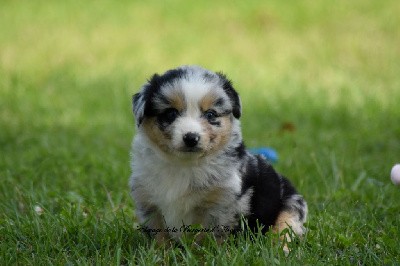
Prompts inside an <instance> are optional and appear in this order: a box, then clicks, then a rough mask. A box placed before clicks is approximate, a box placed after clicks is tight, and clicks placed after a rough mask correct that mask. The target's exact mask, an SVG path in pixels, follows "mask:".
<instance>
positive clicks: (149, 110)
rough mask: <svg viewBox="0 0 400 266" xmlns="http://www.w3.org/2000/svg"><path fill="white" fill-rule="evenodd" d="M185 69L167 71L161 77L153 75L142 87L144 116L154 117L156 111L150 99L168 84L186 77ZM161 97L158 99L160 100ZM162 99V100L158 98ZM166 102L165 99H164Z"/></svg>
mask: <svg viewBox="0 0 400 266" xmlns="http://www.w3.org/2000/svg"><path fill="white" fill-rule="evenodd" d="M186 73H187V71H186V70H185V69H181V68H177V69H172V70H168V71H167V72H165V73H164V74H163V75H161V76H160V75H158V74H154V75H153V76H152V77H151V79H149V81H148V83H147V84H146V85H145V86H144V90H143V100H144V101H145V107H144V115H145V116H156V115H157V111H156V109H155V107H154V103H153V101H152V99H153V98H154V96H155V95H156V94H157V93H158V92H159V91H160V88H161V87H162V86H163V85H165V84H168V83H172V82H173V81H174V80H176V79H180V78H182V77H184V76H185V75H186ZM160 97H161V95H160V96H159V97H158V98H160ZM160 99H162V98H160ZM164 100H165V101H167V102H168V100H167V99H164Z"/></svg>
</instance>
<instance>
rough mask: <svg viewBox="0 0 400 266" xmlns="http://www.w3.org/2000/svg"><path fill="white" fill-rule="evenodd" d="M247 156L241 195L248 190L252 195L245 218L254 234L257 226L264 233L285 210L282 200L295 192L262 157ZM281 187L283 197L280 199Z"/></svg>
mask: <svg viewBox="0 0 400 266" xmlns="http://www.w3.org/2000/svg"><path fill="white" fill-rule="evenodd" d="M249 156H250V158H249V159H250V160H248V163H247V166H246V170H245V172H244V173H243V177H242V181H243V184H242V191H241V195H244V194H245V193H246V192H247V191H248V190H249V189H252V190H253V194H252V197H251V201H250V214H249V215H248V216H246V217H245V218H246V219H247V223H248V226H249V227H250V228H251V229H252V230H254V231H255V232H256V231H257V230H258V228H257V227H258V225H262V226H263V228H262V232H264V233H265V232H267V231H268V229H269V228H270V227H271V226H273V225H274V224H275V222H276V219H277V218H278V215H279V213H280V212H281V211H282V210H283V209H284V208H285V206H284V198H288V197H290V196H291V195H293V194H296V191H295V189H294V188H293V186H292V185H291V184H290V183H289V181H288V180H287V179H282V178H281V177H280V175H279V174H278V173H277V172H276V171H275V170H274V169H273V167H272V166H271V165H270V164H269V163H268V162H267V161H266V160H265V159H264V158H263V157H261V156H259V155H257V156H253V155H249ZM281 182H283V183H281ZM282 185H283V189H284V196H283V197H281V187H282ZM303 215H304V214H303Z"/></svg>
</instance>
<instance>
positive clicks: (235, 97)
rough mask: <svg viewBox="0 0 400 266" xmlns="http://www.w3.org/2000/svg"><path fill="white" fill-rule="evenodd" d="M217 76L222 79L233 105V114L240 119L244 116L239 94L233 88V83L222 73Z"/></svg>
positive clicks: (223, 86)
mask: <svg viewBox="0 0 400 266" xmlns="http://www.w3.org/2000/svg"><path fill="white" fill-rule="evenodd" d="M217 75H218V76H219V77H220V78H221V80H222V82H223V85H222V88H223V89H224V91H225V93H226V94H227V95H228V96H229V99H230V100H231V104H232V114H233V116H234V117H235V118H236V119H239V118H240V116H241V115H242V104H241V102H240V98H239V94H238V93H237V92H236V90H235V89H234V88H233V86H232V82H231V81H230V80H229V79H228V78H227V77H226V76H225V75H224V74H223V73H221V72H219V73H217Z"/></svg>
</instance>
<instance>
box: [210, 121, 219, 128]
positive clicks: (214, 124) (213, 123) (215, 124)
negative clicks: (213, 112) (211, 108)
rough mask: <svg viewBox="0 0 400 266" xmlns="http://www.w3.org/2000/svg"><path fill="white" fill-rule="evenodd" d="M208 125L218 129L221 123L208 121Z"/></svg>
mask: <svg viewBox="0 0 400 266" xmlns="http://www.w3.org/2000/svg"><path fill="white" fill-rule="evenodd" d="M208 123H210V125H213V126H216V127H220V126H221V122H220V121H216V120H214V121H208Z"/></svg>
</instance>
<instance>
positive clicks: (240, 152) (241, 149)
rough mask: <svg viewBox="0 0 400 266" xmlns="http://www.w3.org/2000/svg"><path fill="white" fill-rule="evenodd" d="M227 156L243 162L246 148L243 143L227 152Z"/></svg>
mask: <svg viewBox="0 0 400 266" xmlns="http://www.w3.org/2000/svg"><path fill="white" fill-rule="evenodd" d="M225 155H226V156H228V157H232V158H237V159H238V160H241V159H242V158H243V157H244V156H245V155H246V147H245V145H244V143H243V142H241V143H240V144H239V145H238V146H236V147H235V148H233V149H229V150H227V151H226V152H225Z"/></svg>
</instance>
